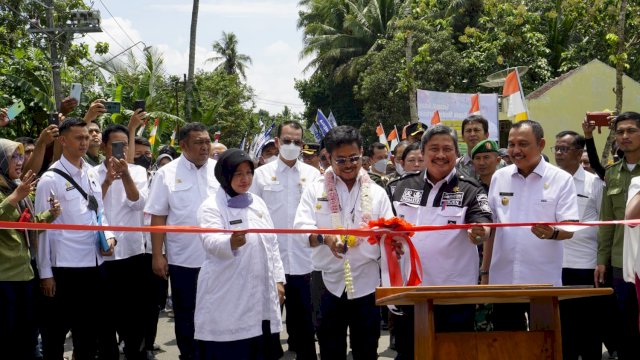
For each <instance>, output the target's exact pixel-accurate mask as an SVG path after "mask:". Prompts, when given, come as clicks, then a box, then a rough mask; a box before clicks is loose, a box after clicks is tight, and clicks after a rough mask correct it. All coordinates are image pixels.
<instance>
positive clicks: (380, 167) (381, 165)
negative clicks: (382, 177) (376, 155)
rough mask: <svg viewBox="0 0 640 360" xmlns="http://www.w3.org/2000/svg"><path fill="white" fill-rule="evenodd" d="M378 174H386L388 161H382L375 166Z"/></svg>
mask: <svg viewBox="0 0 640 360" xmlns="http://www.w3.org/2000/svg"><path fill="white" fill-rule="evenodd" d="M373 168H374V169H376V171H377V172H379V173H382V174H384V173H385V172H386V171H387V159H380V160H378V161H376V163H375V164H373Z"/></svg>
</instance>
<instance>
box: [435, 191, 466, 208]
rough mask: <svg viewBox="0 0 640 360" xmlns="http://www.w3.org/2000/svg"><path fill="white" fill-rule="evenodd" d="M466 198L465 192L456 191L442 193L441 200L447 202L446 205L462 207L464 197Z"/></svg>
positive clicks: (441, 202)
mask: <svg viewBox="0 0 640 360" xmlns="http://www.w3.org/2000/svg"><path fill="white" fill-rule="evenodd" d="M463 198H464V192H454V193H446V192H445V193H442V200H440V204H441V205H442V204H443V203H446V204H447V205H446V206H457V207H462V199H463Z"/></svg>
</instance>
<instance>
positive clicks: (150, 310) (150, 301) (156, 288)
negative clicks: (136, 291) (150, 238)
mask: <svg viewBox="0 0 640 360" xmlns="http://www.w3.org/2000/svg"><path fill="white" fill-rule="evenodd" d="M143 262H144V285H143V288H144V289H145V290H144V296H143V300H144V305H143V306H144V319H145V320H144V347H145V350H147V351H151V350H153V344H154V343H155V341H156V335H157V334H158V316H159V315H160V311H161V310H162V309H164V307H165V305H166V303H167V294H168V291H169V281H168V280H165V279H163V278H161V277H159V276H157V275H156V274H155V273H154V272H153V268H152V256H151V254H144V255H143Z"/></svg>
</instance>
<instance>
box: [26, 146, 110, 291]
mask: <svg viewBox="0 0 640 360" xmlns="http://www.w3.org/2000/svg"><path fill="white" fill-rule="evenodd" d="M81 161H82V169H79V168H77V167H76V166H75V165H73V164H71V163H70V162H69V161H68V160H67V159H66V158H65V157H64V155H62V156H61V157H60V160H58V161H56V162H55V163H54V164H53V165H51V168H55V169H59V170H61V171H64V172H65V173H67V174H69V175H70V176H71V178H72V179H73V180H74V181H75V182H76V183H77V184H78V185H79V186H80V187H82V189H83V190H84V191H85V192H86V193H87V194H88V195H93V196H94V197H95V198H96V200H97V201H98V211H102V209H103V205H102V188H101V186H100V183H99V182H98V178H97V177H96V176H95V175H94V174H92V173H91V172H90V170H91V165H89V164H88V163H87V162H86V161H84V160H81ZM52 193H53V194H54V195H55V197H56V199H57V200H58V201H59V202H60V207H61V208H62V212H61V213H60V216H58V217H57V218H56V220H55V221H54V222H53V224H78V225H97V224H98V220H97V216H96V213H95V212H94V211H93V210H90V209H89V208H88V207H87V205H88V202H87V200H85V198H84V197H83V196H82V194H80V192H79V191H78V190H77V189H76V188H75V187H74V186H73V185H71V183H69V182H68V181H67V180H66V179H65V178H63V177H62V176H61V175H59V174H56V173H54V172H53V171H46V172H45V173H44V174H42V176H41V177H40V181H39V183H38V187H37V189H36V202H35V210H36V213H40V212H42V211H45V210H49V208H50V207H51V206H50V204H49V198H50V197H51V194H52ZM102 224H103V225H109V221H108V217H107V216H103V219H102ZM105 236H106V237H107V239H108V238H112V237H114V234H113V233H112V232H110V231H105ZM37 261H38V269H39V271H40V278H41V279H47V278H50V277H53V272H52V271H51V268H52V267H94V266H97V265H100V264H102V261H103V259H102V255H101V254H100V250H99V248H98V236H97V232H95V231H74V230H47V231H44V232H42V233H40V236H39V242H38V255H37Z"/></svg>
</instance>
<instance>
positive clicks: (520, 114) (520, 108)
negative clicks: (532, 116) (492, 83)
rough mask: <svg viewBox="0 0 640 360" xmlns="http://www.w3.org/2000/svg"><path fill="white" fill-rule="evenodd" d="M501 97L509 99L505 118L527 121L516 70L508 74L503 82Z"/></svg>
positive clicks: (527, 115)
mask: <svg viewBox="0 0 640 360" xmlns="http://www.w3.org/2000/svg"><path fill="white" fill-rule="evenodd" d="M502 96H503V97H508V98H509V109H508V110H507V116H509V117H511V116H515V119H514V120H515V121H522V120H527V119H529V114H528V112H527V106H526V105H525V103H524V94H523V93H522V86H521V85H520V75H519V74H518V69H516V70H515V71H512V72H510V73H509V75H507V78H506V79H505V81H504V88H503V89H502Z"/></svg>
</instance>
